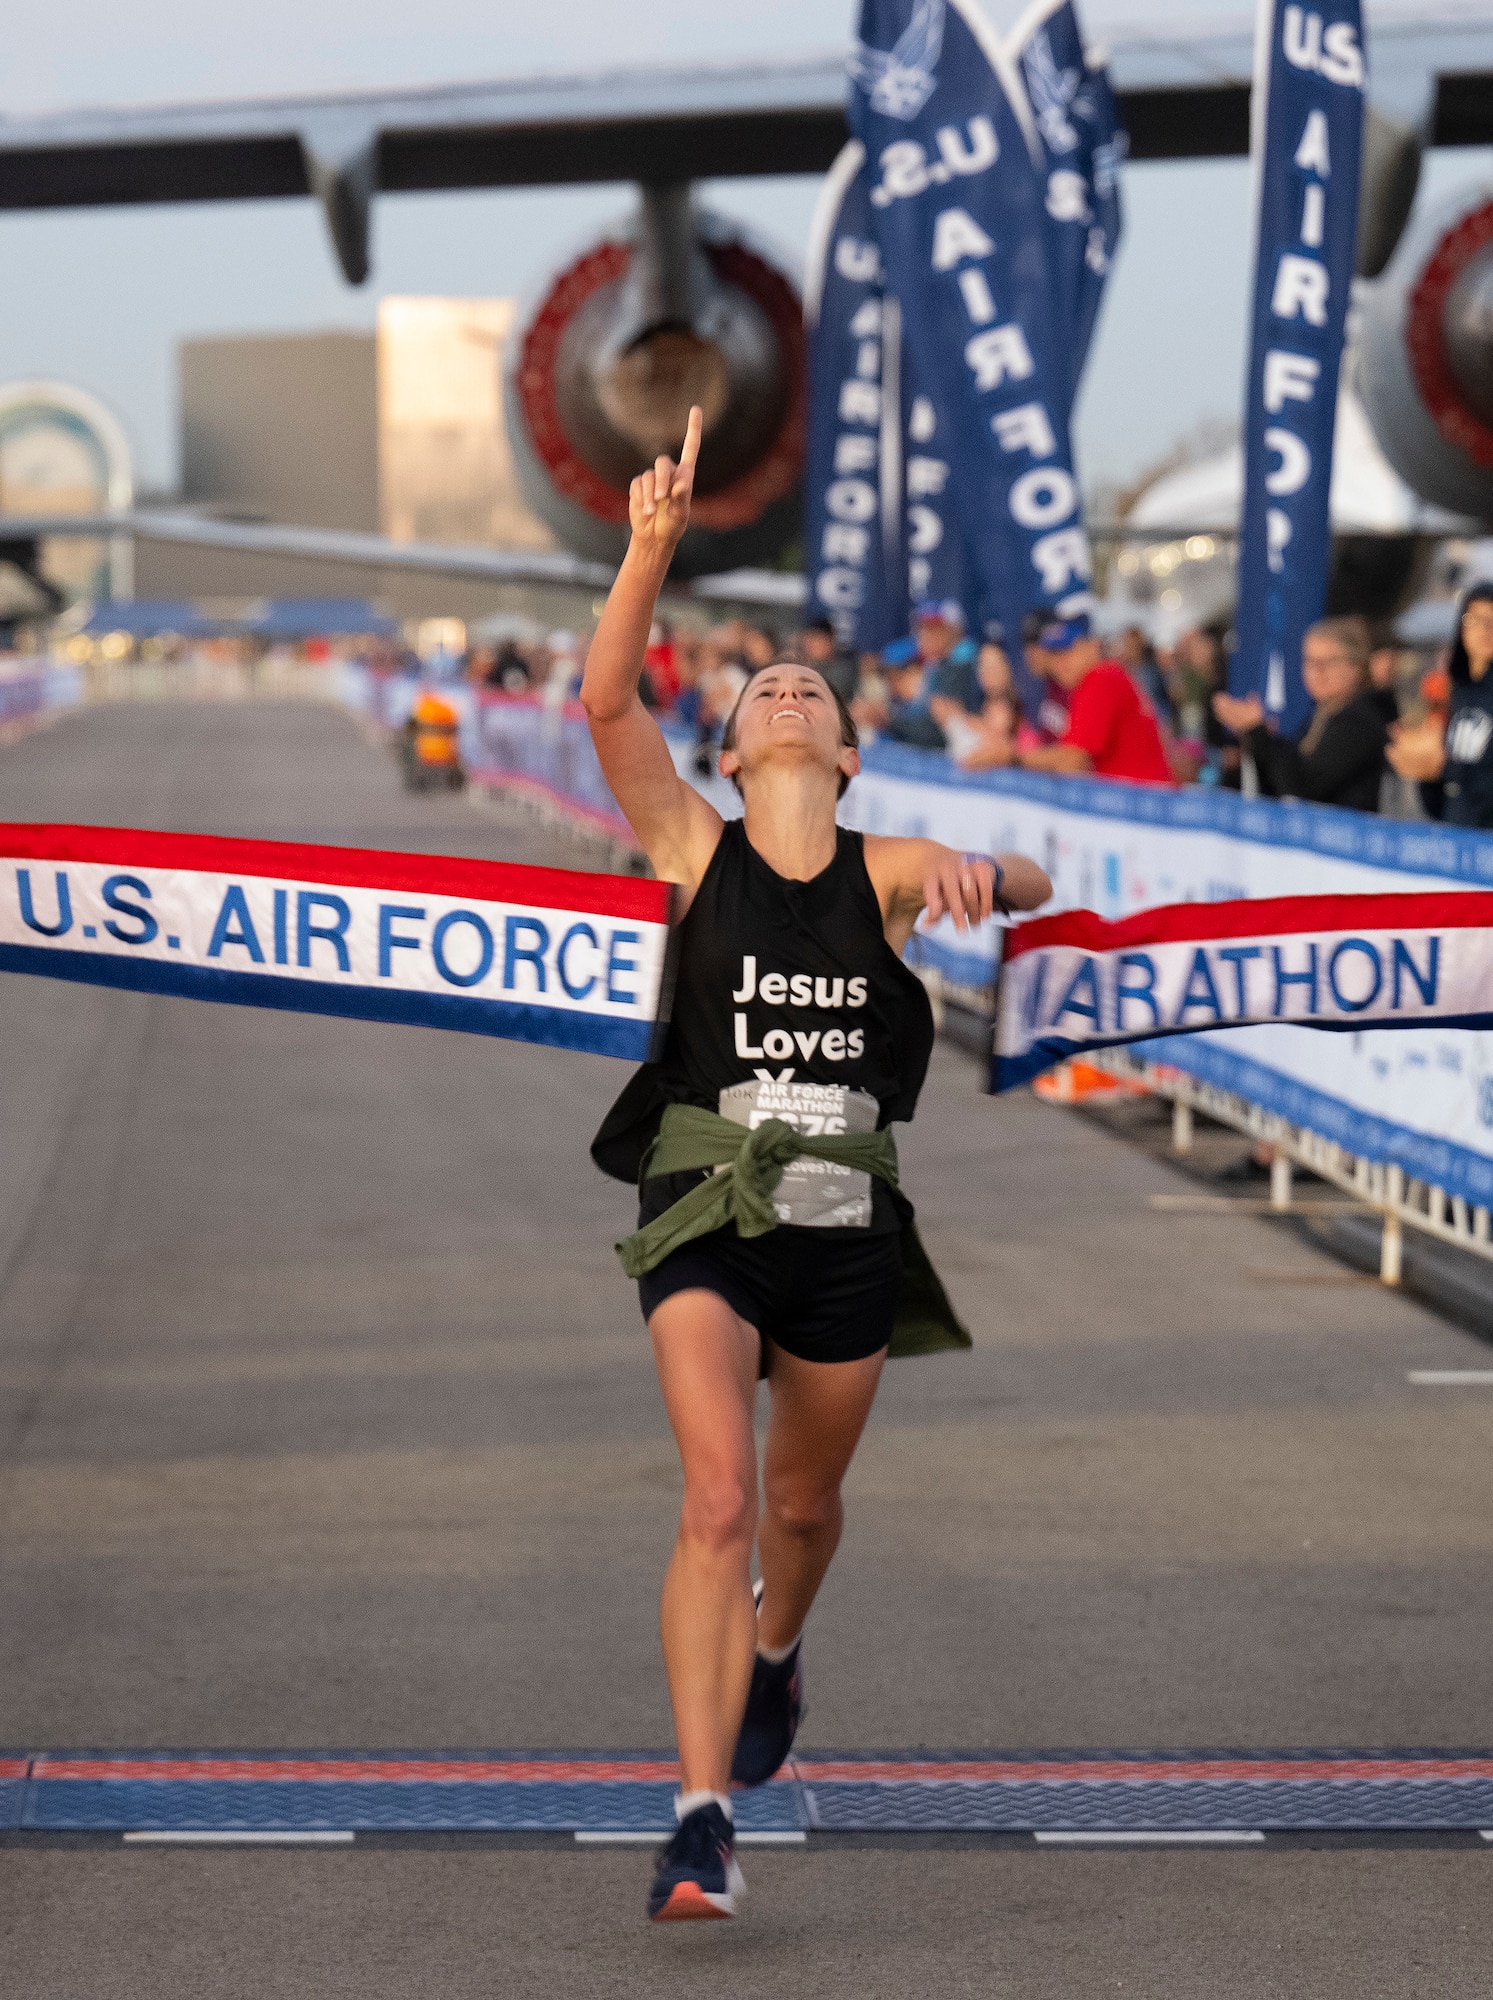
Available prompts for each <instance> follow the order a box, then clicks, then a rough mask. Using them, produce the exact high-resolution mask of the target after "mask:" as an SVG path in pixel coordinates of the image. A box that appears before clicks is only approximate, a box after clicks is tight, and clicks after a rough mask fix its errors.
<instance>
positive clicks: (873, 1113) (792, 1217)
mask: <svg viewBox="0 0 1493 2000" xmlns="http://www.w3.org/2000/svg"><path fill="white" fill-rule="evenodd" d="M720 1113H721V1116H722V1118H729V1119H730V1120H731V1121H732V1123H733V1124H735V1125H745V1126H746V1127H747V1128H748V1130H749V1131H755V1130H756V1128H757V1127H758V1126H759V1125H761V1124H763V1123H764V1122H765V1121H766V1120H767V1119H769V1118H781V1119H782V1121H783V1123H784V1124H785V1125H792V1126H794V1127H796V1128H797V1130H798V1131H800V1132H802V1133H803V1134H804V1135H805V1137H806V1138H811V1139H814V1138H819V1137H821V1136H823V1137H825V1138H829V1137H832V1136H835V1135H838V1134H840V1133H845V1132H874V1131H875V1130H876V1118H877V1104H876V1099H875V1098H874V1097H871V1096H870V1095H868V1093H867V1092H866V1091H864V1090H849V1089H847V1088H846V1086H845V1085H844V1084H842V1083H770V1082H767V1081H766V1080H763V1081H759V1082H756V1083H734V1084H732V1085H731V1087H730V1088H729V1089H728V1090H723V1091H722V1092H721V1101H720ZM772 1203H773V1207H774V1209H775V1210H776V1211H777V1218H778V1221H779V1222H788V1223H792V1224H794V1225H795V1226H796V1227H798V1228H800V1229H868V1228H869V1227H870V1225H871V1176H870V1175H869V1174H863V1173H858V1172H857V1171H856V1170H855V1169H854V1168H853V1167H842V1166H838V1165H836V1163H835V1162H834V1161H832V1160H811V1159H797V1160H790V1161H789V1163H788V1165H787V1167H786V1168H785V1169H784V1171H783V1178H782V1179H781V1180H780V1181H779V1182H778V1184H777V1187H776V1188H775V1189H774V1190H773V1197H772Z"/></svg>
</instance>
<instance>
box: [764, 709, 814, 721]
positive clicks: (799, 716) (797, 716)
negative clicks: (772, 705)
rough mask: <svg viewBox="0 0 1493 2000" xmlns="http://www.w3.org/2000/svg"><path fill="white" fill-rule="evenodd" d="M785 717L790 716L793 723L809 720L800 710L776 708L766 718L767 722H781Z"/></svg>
mask: <svg viewBox="0 0 1493 2000" xmlns="http://www.w3.org/2000/svg"><path fill="white" fill-rule="evenodd" d="M785 716H791V717H792V718H793V720H794V721H795V722H807V721H808V719H809V718H808V716H807V715H805V713H804V711H803V710H802V709H801V708H776V709H774V710H773V712H772V714H771V715H770V716H769V717H768V721H769V723H772V722H781V721H782V720H783V719H784V717H785Z"/></svg>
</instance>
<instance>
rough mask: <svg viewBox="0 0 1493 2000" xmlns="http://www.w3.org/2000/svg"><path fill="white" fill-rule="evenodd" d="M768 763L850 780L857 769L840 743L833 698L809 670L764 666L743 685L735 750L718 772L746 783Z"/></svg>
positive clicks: (850, 753)
mask: <svg viewBox="0 0 1493 2000" xmlns="http://www.w3.org/2000/svg"><path fill="white" fill-rule="evenodd" d="M847 760H849V761H847ZM769 762H771V763H778V762H790V763H798V764H802V763H807V764H810V765H817V766H818V767H819V768H821V769H822V770H824V771H826V772H840V771H844V772H845V773H846V774H847V775H848V776H853V775H854V774H855V772H856V771H857V770H858V769H859V768H860V760H859V758H858V757H857V756H856V754H855V752H854V751H853V750H852V749H850V748H849V747H848V745H846V744H844V743H842V742H841V741H840V714H839V710H838V709H837V708H836V706H835V699H834V696H833V695H832V694H831V693H830V691H829V687H828V685H827V683H826V682H825V680H824V679H823V677H822V676H821V675H819V674H817V673H815V672H814V670H813V668H812V667H797V666H777V667H767V668H765V669H764V670H763V672H761V673H760V674H756V675H754V676H753V677H752V679H751V680H750V681H748V683H747V686H746V691H745V693H744V694H743V695H742V697H741V702H740V705H739V707H738V708H737V711H736V744H735V748H734V749H731V750H727V751H726V752H724V753H723V755H722V757H721V770H722V771H723V772H724V773H725V774H726V776H727V777H730V776H731V774H732V772H733V771H737V772H740V774H741V775H742V777H743V778H749V777H750V776H751V775H752V773H753V772H754V771H756V770H758V769H760V767H761V766H762V765H764V764H766V763H769Z"/></svg>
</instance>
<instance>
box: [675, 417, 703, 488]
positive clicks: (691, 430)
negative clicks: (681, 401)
mask: <svg viewBox="0 0 1493 2000" xmlns="http://www.w3.org/2000/svg"><path fill="white" fill-rule="evenodd" d="M704 428H705V412H704V411H703V410H702V409H701V408H700V405H699V404H698V403H692V404H691V405H690V413H689V426H688V428H687V429H686V431H685V433H684V449H683V451H681V452H680V454H679V470H680V471H681V472H693V471H694V469H695V460H696V459H697V458H698V457H699V456H700V433H701V431H702V430H703V429H704Z"/></svg>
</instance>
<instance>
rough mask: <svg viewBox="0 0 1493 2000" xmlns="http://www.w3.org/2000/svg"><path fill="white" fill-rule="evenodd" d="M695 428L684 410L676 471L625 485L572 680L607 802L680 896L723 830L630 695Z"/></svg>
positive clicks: (680, 518) (688, 482) (684, 516)
mask: <svg viewBox="0 0 1493 2000" xmlns="http://www.w3.org/2000/svg"><path fill="white" fill-rule="evenodd" d="M700 428H701V414H700V411H699V410H697V409H695V410H691V411H690V419H689V431H688V433H687V435H686V437H685V440H684V450H683V451H682V452H681V453H680V458H679V464H678V465H677V466H676V465H675V464H674V461H673V460H672V459H670V458H660V459H659V461H658V463H657V464H656V465H655V466H654V467H653V468H652V469H651V470H650V471H648V472H644V473H641V474H640V475H639V476H638V477H637V478H636V479H635V480H634V481H633V482H632V487H631V490H630V492H629V494H628V517H629V520H630V521H631V524H632V540H631V541H630V542H629V544H628V548H627V554H626V555H625V556H624V557H623V560H622V567H621V569H620V570H618V572H617V581H616V582H615V583H614V584H613V585H612V589H611V594H610V595H609V596H608V598H607V601H606V606H605V608H604V609H603V611H602V614H601V622H600V623H599V624H598V626H597V628H596V637H595V638H594V639H593V640H592V641H591V650H590V652H589V653H588V654H587V656H586V672H585V677H584V679H583V680H582V682H581V702H582V705H583V706H584V708H585V710H586V715H587V718H588V719H589V721H590V724H591V740H592V742H593V743H594V744H595V745H596V754H597V757H598V758H599V759H600V761H601V769H602V774H603V776H604V777H605V778H606V781H607V783H608V785H610V786H611V788H612V796H613V797H614V798H615V799H616V801H617V803H618V805H619V806H621V808H622V811H623V813H624V815H625V816H626V819H627V823H628V825H629V826H630V827H631V828H632V830H633V832H634V833H635V834H636V835H637V837H638V840H639V841H640V843H641V844H642V848H643V852H644V853H645V854H646V855H647V856H648V859H649V860H650V861H651V862H652V863H653V867H654V871H655V873H656V874H658V875H659V876H660V877H661V878H662V879H663V880H664V881H666V882H678V883H680V884H682V886H683V887H684V888H686V889H693V888H696V887H697V886H698V884H699V882H700V879H701V877H702V876H703V875H704V873H705V870H706V868H707V867H708V866H709V865H710V857H711V855H712V854H713V853H714V852H715V849H716V844H717V842H718V841H719V840H720V837H721V827H722V825H723V823H724V822H723V821H722V819H721V816H720V814H719V813H718V812H717V811H716V810H715V807H714V806H712V805H710V804H708V803H707V801H706V800H705V799H703V798H701V796H700V794H699V793H698V792H697V791H696V790H695V788H694V787H693V785H688V784H686V783H685V781H684V779H683V778H681V777H680V775H679V773H678V772H677V771H676V770H675V769H674V760H673V758H672V757H671V756H670V755H669V746H668V745H667V744H666V743H665V742H664V739H663V735H662V733H661V731H660V730H659V727H658V724H657V723H656V722H655V721H654V720H653V717H652V716H651V715H650V714H649V713H648V711H647V709H646V708H644V706H643V704H642V702H641V700H640V699H639V697H638V680H639V678H640V676H641V674H642V671H643V654H644V651H645V649H646V647H647V644H648V631H649V627H650V626H651V625H652V623H653V609H654V605H655V604H656V602H657V600H658V593H659V591H660V589H661V588H662V587H663V581H664V578H665V576H667V574H668V570H669V563H670V560H671V559H672V557H673V554H674V551H675V549H676V548H677V547H678V546H679V540H680V537H681V536H682V535H683V533H684V530H685V528H686V527H687V526H688V524H689V503H690V494H691V492H692V490H693V487H694V479H695V459H696V456H697V454H698V453H699V449H700Z"/></svg>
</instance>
